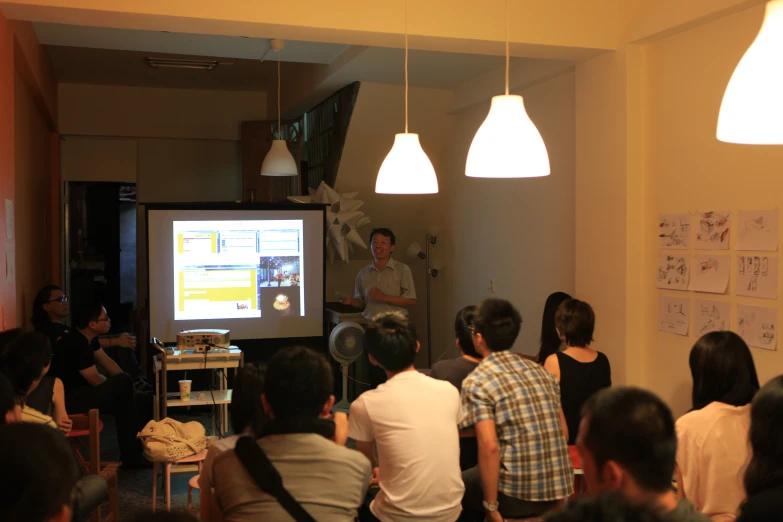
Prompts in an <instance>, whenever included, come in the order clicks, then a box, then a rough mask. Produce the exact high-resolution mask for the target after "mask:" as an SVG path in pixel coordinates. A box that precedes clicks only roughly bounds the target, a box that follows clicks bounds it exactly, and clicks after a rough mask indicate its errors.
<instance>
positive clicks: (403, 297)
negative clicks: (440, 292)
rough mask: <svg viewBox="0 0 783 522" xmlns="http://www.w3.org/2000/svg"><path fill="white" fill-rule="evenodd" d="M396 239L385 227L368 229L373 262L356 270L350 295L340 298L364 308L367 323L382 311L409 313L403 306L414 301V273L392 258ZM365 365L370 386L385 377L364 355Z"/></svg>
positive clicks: (363, 314) (346, 302)
mask: <svg viewBox="0 0 783 522" xmlns="http://www.w3.org/2000/svg"><path fill="white" fill-rule="evenodd" d="M395 243H396V238H395V237H394V232H392V231H391V230H389V229H388V228H375V229H373V230H372V232H370V250H371V251H372V257H373V263H372V264H370V265H367V266H366V267H364V268H362V269H361V270H359V274H358V275H357V276H356V284H355V288H354V295H353V297H343V298H342V299H341V301H342V303H343V304H346V305H351V306H353V307H354V308H361V309H363V310H364V311H363V312H362V316H364V318H365V319H366V320H367V322H370V321H371V320H372V318H373V317H375V316H376V315H378V314H381V313H385V312H402V314H403V315H405V317H407V316H408V310H406V307H409V306H413V305H415V304H416V289H415V288H414V286H413V274H412V273H411V269H410V268H409V267H408V265H406V264H404V263H401V262H399V261H395V260H394V259H392V258H391V255H392V252H394V248H395ZM363 357H364V360H365V366H369V367H370V382H371V383H372V385H373V388H375V387H376V386H378V384H380V383H382V382H384V381H385V380H386V374H385V373H384V372H383V370H381V369H379V368H378V367H376V366H372V365H370V363H369V360H368V359H367V355H366V351H365V354H364V355H363Z"/></svg>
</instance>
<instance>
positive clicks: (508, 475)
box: [460, 351, 574, 502]
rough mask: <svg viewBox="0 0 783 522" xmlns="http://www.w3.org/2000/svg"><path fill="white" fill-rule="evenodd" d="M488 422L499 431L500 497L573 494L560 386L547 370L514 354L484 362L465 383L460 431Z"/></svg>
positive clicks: (547, 497)
mask: <svg viewBox="0 0 783 522" xmlns="http://www.w3.org/2000/svg"><path fill="white" fill-rule="evenodd" d="M484 420H492V421H494V422H495V428H496V430H497V435H498V444H499V447H500V480H499V482H498V489H499V490H500V492H501V493H503V494H505V495H508V496H510V497H513V498H517V499H521V500H528V501H535V502H544V501H552V500H559V499H562V498H566V497H568V496H569V495H570V494H571V493H572V492H573V482H574V472H573V469H572V468H571V459H570V457H569V456H568V446H567V444H566V440H565V437H563V432H562V430H561V426H560V386H559V384H558V382H557V379H555V377H554V376H552V374H550V373H549V372H548V371H546V370H544V368H543V366H541V365H539V364H536V363H534V362H532V361H528V360H526V359H523V358H522V357H519V356H518V355H517V354H515V353H512V352H510V351H504V352H495V353H492V354H490V355H489V356H488V357H485V358H484V359H483V360H482V361H481V363H480V364H479V365H478V368H476V369H475V370H473V372H472V373H471V374H470V375H468V376H467V377H466V378H465V381H464V382H463V383H462V420H461V422H460V429H464V428H469V427H471V426H474V425H475V424H476V423H477V422H481V421H484Z"/></svg>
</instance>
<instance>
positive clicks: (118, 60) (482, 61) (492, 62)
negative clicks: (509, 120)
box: [33, 23, 540, 91]
mask: <svg viewBox="0 0 783 522" xmlns="http://www.w3.org/2000/svg"><path fill="white" fill-rule="evenodd" d="M33 25H34V27H35V30H36V34H37V35H38V39H39V41H40V42H41V43H42V44H45V45H48V46H50V47H49V54H50V57H51V60H52V65H53V68H54V72H55V77H56V78H57V80H58V81H61V82H68V83H88V84H97V85H129V86H143V87H168V88H191V89H214V90H265V91H269V90H274V89H275V88H276V84H275V82H276V63H275V62H274V60H275V59H276V54H275V53H274V52H268V50H269V41H268V40H267V39H260V38H242V37H235V36H215V35H199V34H185V33H168V32H167V33H164V32H159V31H137V30H130V29H111V28H104V27H84V26H74V25H64V24H52V23H35V24H33ZM150 56H154V57H163V58H200V57H204V58H206V57H209V58H214V59H218V60H220V62H221V64H220V65H219V66H218V67H217V68H215V69H214V70H213V71H204V70H189V69H163V68H160V69H154V68H151V67H149V66H148V65H147V63H146V58H147V57H150ZM348 56H349V58H346V57H348ZM262 59H263V62H262ZM280 60H281V61H282V76H283V81H284V82H285V78H286V77H288V78H291V77H294V78H297V77H298V76H299V75H298V74H297V73H302V74H303V75H304V74H312V71H314V70H315V69H318V68H320V69H321V70H323V71H325V70H326V67H327V66H328V65H331V67H330V68H329V69H330V70H329V74H330V75H331V76H334V77H335V80H338V81H336V82H335V84H342V85H344V84H347V83H350V82H353V81H368V82H378V83H388V84H398V85H402V84H403V83H404V69H403V63H404V51H403V50H402V49H393V48H381V47H360V46H348V45H341V44H333V43H319V42H302V41H291V40H288V41H286V42H285V49H284V50H283V51H282V52H281V53H280ZM533 61H540V60H529V59H525V58H516V59H513V60H512V67H513V68H517V67H525V66H526V63H527V62H530V63H531V64H532V63H533ZM337 63H339V66H336V64H337ZM503 63H504V62H503V57H502V56H489V55H485V54H484V55H478V54H465V53H446V52H438V51H423V50H411V51H410V53H409V80H410V85H411V86H414V87H427V88H437V89H454V88H456V87H457V86H459V85H460V84H462V83H463V82H465V81H467V80H470V79H472V78H475V77H476V76H479V75H482V74H485V73H487V72H489V71H492V70H496V69H498V68H500V67H502V66H503Z"/></svg>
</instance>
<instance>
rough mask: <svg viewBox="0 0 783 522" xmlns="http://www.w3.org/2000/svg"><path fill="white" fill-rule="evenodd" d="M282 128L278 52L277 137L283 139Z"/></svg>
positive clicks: (278, 60)
mask: <svg viewBox="0 0 783 522" xmlns="http://www.w3.org/2000/svg"><path fill="white" fill-rule="evenodd" d="M282 135H283V133H282V127H281V124H280V51H277V137H278V139H282V138H281V136H282Z"/></svg>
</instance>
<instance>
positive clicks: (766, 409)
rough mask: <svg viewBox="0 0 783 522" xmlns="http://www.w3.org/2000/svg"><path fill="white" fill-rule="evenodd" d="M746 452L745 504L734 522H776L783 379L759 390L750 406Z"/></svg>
mask: <svg viewBox="0 0 783 522" xmlns="http://www.w3.org/2000/svg"><path fill="white" fill-rule="evenodd" d="M750 448H751V451H752V453H753V456H752V457H751V459H750V464H748V469H747V470H746V471H745V493H746V494H747V497H748V498H747V500H746V501H745V503H744V504H743V505H742V507H741V508H740V516H739V518H738V522H768V521H773V520H774V521H776V522H777V521H779V520H781V517H783V375H779V376H778V377H775V378H774V379H772V380H771V381H769V382H768V383H767V384H765V385H764V387H763V388H762V389H761V391H760V392H759V393H757V394H756V397H755V398H754V399H753V403H752V404H751V406H750Z"/></svg>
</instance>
